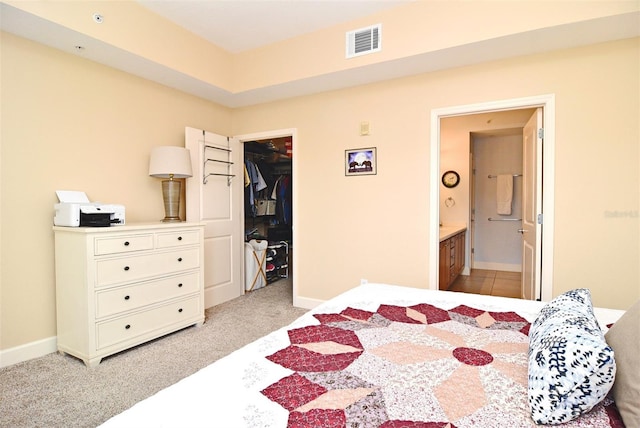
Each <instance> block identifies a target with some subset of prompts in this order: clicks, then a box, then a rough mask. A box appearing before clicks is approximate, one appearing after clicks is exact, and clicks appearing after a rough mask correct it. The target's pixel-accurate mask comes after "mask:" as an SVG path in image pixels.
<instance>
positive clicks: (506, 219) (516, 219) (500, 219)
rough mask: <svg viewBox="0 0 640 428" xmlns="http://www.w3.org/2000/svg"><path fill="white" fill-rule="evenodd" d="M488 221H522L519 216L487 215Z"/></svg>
mask: <svg viewBox="0 0 640 428" xmlns="http://www.w3.org/2000/svg"><path fill="white" fill-rule="evenodd" d="M489 221H522V219H521V218H491V217H489Z"/></svg>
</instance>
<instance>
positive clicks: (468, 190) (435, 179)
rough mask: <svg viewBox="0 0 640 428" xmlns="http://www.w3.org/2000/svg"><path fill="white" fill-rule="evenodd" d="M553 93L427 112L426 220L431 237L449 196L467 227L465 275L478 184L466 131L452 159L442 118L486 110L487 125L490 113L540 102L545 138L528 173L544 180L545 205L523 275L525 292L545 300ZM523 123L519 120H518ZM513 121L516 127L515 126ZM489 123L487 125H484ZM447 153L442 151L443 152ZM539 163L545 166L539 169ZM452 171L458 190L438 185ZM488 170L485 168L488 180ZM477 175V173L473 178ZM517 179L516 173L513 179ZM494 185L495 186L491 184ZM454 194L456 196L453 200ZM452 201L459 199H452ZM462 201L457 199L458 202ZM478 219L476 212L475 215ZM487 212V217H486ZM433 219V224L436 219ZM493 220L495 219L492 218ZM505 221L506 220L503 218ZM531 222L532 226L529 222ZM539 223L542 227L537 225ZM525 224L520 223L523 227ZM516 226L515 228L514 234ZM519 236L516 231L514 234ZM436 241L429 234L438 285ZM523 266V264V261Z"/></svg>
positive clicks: (431, 263)
mask: <svg viewBox="0 0 640 428" xmlns="http://www.w3.org/2000/svg"><path fill="white" fill-rule="evenodd" d="M554 103H555V100H554V96H553V95H544V96H538V97H530V98H521V99H513V100H505V101H498V102H488V103H484V104H477V105H467V106H457V107H451V108H443V109H437V110H433V111H432V114H431V125H432V127H431V130H432V132H431V176H430V181H431V186H430V199H429V202H430V215H431V218H432V219H437V221H434V220H432V221H431V224H430V226H429V227H430V231H431V234H432V236H439V223H440V222H441V221H442V220H443V218H445V219H446V218H447V215H444V214H442V210H443V209H445V208H443V207H444V206H445V205H444V203H443V201H447V200H448V201H449V204H448V206H449V208H451V207H455V209H456V210H458V213H457V215H454V216H453V217H454V219H455V220H456V222H462V223H464V224H465V226H466V227H467V242H466V248H465V249H466V251H465V252H466V257H465V258H466V263H465V264H466V267H465V271H464V273H465V274H467V275H468V274H469V272H470V268H471V260H472V258H471V249H472V248H473V246H475V245H476V243H475V242H472V240H473V238H474V235H475V233H471V229H473V226H472V225H473V220H474V218H473V215H474V212H473V211H472V209H471V204H472V201H473V197H474V193H475V192H474V185H475V184H477V183H475V182H474V179H473V167H472V166H471V164H472V159H473V156H471V146H472V141H471V133H470V132H469V133H467V134H466V137H464V138H466V141H465V142H464V143H463V144H466V147H467V150H466V152H464V153H463V154H462V156H457V160H456V161H453V163H452V160H451V158H450V157H447V156H449V154H450V149H451V147H449V146H446V145H445V144H446V143H445V142H444V140H443V133H444V132H445V131H446V130H443V121H446V120H451V119H456V118H458V117H460V118H462V117H466V118H472V117H474V115H488V116H489V117H488V118H487V120H485V128H487V126H486V125H490V123H491V121H492V120H493V119H491V116H492V115H495V114H499V113H502V112H509V111H523V112H524V111H525V110H528V111H526V114H528V113H530V112H531V111H534V110H535V109H536V108H537V107H541V108H542V109H541V113H540V117H543V119H544V138H545V142H544V143H545V150H544V151H542V150H541V147H540V157H539V164H538V166H537V167H536V169H535V171H534V175H533V177H534V178H535V180H536V182H540V183H544V188H542V187H540V189H539V190H540V194H541V197H540V204H539V206H540V209H542V207H544V224H543V225H541V227H540V228H539V229H540V231H541V234H540V236H541V240H540V242H538V243H537V244H536V246H537V248H536V249H535V250H536V251H537V252H538V253H539V254H541V257H540V258H539V259H538V260H537V261H536V262H535V264H534V265H533V272H526V273H525V275H528V277H530V278H531V284H532V287H533V289H534V290H535V291H533V292H531V293H530V295H529V296H528V297H529V298H533V299H541V300H549V299H550V298H551V293H552V282H551V281H552V276H551V275H552V272H553V267H552V266H553V193H554V192H553V182H554V173H553V160H554V150H553V146H554V142H555V138H554V137H555V108H554ZM520 126H522V125H520ZM520 126H518V127H520ZM489 127H490V126H489ZM502 128H503V129H508V128H509V126H504V124H503V126H502ZM443 153H446V155H443ZM542 164H544V170H543V169H542ZM452 169H453V170H457V171H458V172H459V173H460V176H461V180H460V183H461V184H462V185H461V186H458V188H457V189H455V190H457V193H454V194H448V193H447V192H448V191H449V190H451V189H445V188H443V186H442V185H441V181H440V178H441V175H442V173H443V172H444V171H447V170H452ZM489 175H490V174H489V173H487V177H486V178H487V180H490V179H489V178H488V176H489ZM479 179H481V178H480V177H479V176H478V174H476V180H479ZM516 180H517V178H516ZM494 189H495V187H494ZM456 199H457V201H456ZM451 200H454V201H456V202H458V203H456V204H452V203H451ZM460 202H462V203H460ZM535 217H536V219H538V218H539V219H540V220H542V218H541V217H538V216H537V215H536V216H535ZM476 218H477V216H476ZM488 218H489V216H487V219H486V220H488ZM436 223H437V224H436ZM496 223H497V222H496ZM504 223H506V222H504ZM534 226H535V225H534ZM542 226H543V227H542ZM523 229H524V227H523ZM517 232H518V230H516V232H515V233H517ZM517 236H518V237H520V235H519V234H517ZM438 246H439V240H438V239H437V238H436V239H432V240H431V242H430V254H431V256H430V261H429V267H430V275H429V280H430V288H437V284H438V274H439V272H438V270H439V266H438V262H439V257H438V256H437V255H436V254H439V251H438ZM525 269H526V265H525Z"/></svg>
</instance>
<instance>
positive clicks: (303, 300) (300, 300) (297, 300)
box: [293, 296, 324, 309]
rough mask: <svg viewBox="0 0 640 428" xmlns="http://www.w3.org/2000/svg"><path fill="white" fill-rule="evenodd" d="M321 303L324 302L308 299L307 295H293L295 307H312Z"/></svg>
mask: <svg viewBox="0 0 640 428" xmlns="http://www.w3.org/2000/svg"><path fill="white" fill-rule="evenodd" d="M321 303H324V300H318V299H310V298H308V297H297V296H294V298H293V306H295V307H296V308H303V309H313V308H315V307H316V306H318V305H319V304H321Z"/></svg>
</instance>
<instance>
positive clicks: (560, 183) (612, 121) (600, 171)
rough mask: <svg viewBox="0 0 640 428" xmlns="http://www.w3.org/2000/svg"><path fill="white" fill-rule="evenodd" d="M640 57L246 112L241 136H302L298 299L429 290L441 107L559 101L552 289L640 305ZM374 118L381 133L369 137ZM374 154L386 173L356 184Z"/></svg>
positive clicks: (530, 62)
mask: <svg viewBox="0 0 640 428" xmlns="http://www.w3.org/2000/svg"><path fill="white" fill-rule="evenodd" d="M639 53H640V50H639V40H638V39H632V40H625V41H620V42H615V43H606V44H600V45H594V46H590V47H585V48H578V49H571V50H565V51H558V52H554V53H551V54H545V55H535V56H529V57H523V58H517V59H511V60H505V61H498V62H492V63H487V64H483V65H478V66H472V67H465V68H459V69H454V70H447V71H443V72H436V73H429V74H423V75H419V76H415V77H410V78H404V79H399V80H394V81H388V82H383V83H378V84H372V85H366V86H361V87H356V88H351V89H347V90H342V91H336V92H331V93H323V94H319V95H316V96H308V97H301V98H297V99H291V100H287V101H281V102H277V103H270V104H267V105H263V106H255V107H249V108H243V109H238V110H237V111H235V112H234V126H233V132H234V134H236V135H239V134H244V133H250V132H256V131H262V130H268V129H280V128H293V127H295V128H297V129H298V137H299V138H298V145H297V146H296V147H295V154H296V156H297V159H298V170H297V171H296V177H297V181H296V183H294V185H295V189H296V194H295V197H296V198H297V201H298V208H299V209H298V212H297V222H298V223H297V225H298V226H297V227H298V230H297V236H298V241H296V242H294V247H295V254H296V259H297V261H298V274H299V275H298V277H297V281H298V282H297V283H298V292H299V295H300V296H304V297H308V298H315V299H327V298H329V297H331V296H333V295H335V294H336V293H338V292H341V291H345V290H347V289H349V288H351V287H353V286H354V285H356V284H358V283H359V281H360V278H366V279H368V280H369V281H377V282H391V283H395V284H402V285H412V286H417V287H426V286H427V278H428V267H427V260H428V257H429V254H428V242H429V239H432V237H430V236H429V234H428V224H429V221H430V220H431V219H430V218H429V213H428V211H427V199H428V189H429V180H428V177H429V161H430V160H429V135H430V129H429V120H430V111H431V110H432V109H435V108H442V107H448V106H455V105H464V104H474V103H479V102H486V101H492V100H502V99H509V98H520V97H526V96H534V95H542V94H550V93H553V94H555V96H556V153H555V160H556V171H555V176H556V187H555V195H556V200H555V210H556V211H555V213H556V218H555V226H556V227H555V247H554V252H555V264H554V273H553V278H554V287H553V293H554V295H557V294H559V293H561V292H563V291H566V290H569V289H571V288H576V287H588V288H590V289H591V290H592V293H593V297H594V302H595V304H596V305H598V306H608V307H615V308H627V307H628V306H630V305H631V303H632V302H634V301H635V300H637V299H638V298H639V297H640V277H639V275H638V268H637V265H638V260H640V251H639V250H640V245H639V242H638V234H639V226H640V218H639V215H638V207H639V195H638V192H637V189H638V181H639V179H640V177H639V174H638V161H637V160H638V151H639V147H640V143H639V141H640V135H639V134H640V130H639V127H638V117H640V107H639V98H638V95H637V94H638V91H639V83H640V82H639V80H640V79H639V77H638V76H640V68H639V64H640V61H639V59H640V56H639ZM603 76H606V78H603ZM365 120H366V121H369V122H370V123H371V135H370V136H368V137H360V136H359V135H358V130H359V123H360V122H361V121H365ZM369 146H375V147H377V149H378V174H377V175H375V176H363V177H345V176H344V169H343V157H344V150H345V149H349V148H357V147H369ZM614 176H615V177H616V181H615V182H612V180H611V177H614ZM615 213H619V214H620V216H618V217H612V214H613V215H615Z"/></svg>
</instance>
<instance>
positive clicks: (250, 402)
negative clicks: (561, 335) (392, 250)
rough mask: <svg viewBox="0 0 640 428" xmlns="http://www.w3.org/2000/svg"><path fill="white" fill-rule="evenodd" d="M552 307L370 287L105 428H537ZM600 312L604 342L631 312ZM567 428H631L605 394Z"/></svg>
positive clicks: (217, 364) (355, 291) (334, 302)
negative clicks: (539, 368) (542, 350)
mask: <svg viewBox="0 0 640 428" xmlns="http://www.w3.org/2000/svg"><path fill="white" fill-rule="evenodd" d="M544 306H545V304H544V303H542V302H535V301H524V300H518V299H509V298H501V297H492V296H481V295H472V294H464V293H453V292H447V291H436V290H424V289H414V288H408V287H400V286H394V285H386V284H365V285H361V286H358V287H356V288H354V289H351V290H349V291H347V292H345V293H343V294H341V295H339V296H337V297H336V298H334V299H331V300H329V301H327V302H325V303H323V304H321V305H319V306H318V307H316V308H315V309H313V310H312V311H309V312H308V313H306V314H305V315H304V316H302V317H301V318H299V319H297V320H296V321H295V322H293V323H292V324H290V325H289V326H287V327H285V328H282V329H280V330H277V331H275V332H273V333H271V334H269V335H267V336H265V337H263V338H261V339H259V340H257V341H255V342H253V343H251V344H249V345H247V346H245V347H243V348H241V349H239V350H237V351H235V352H234V353H232V354H230V355H228V356H227V357H225V358H222V359H220V360H218V361H216V362H215V363H213V364H211V365H209V366H208V367H205V368H204V369H202V370H200V371H199V372H197V373H195V374H193V375H191V376H189V377H187V378H185V379H183V380H181V381H180V382H178V383H176V384H174V385H172V386H170V387H168V388H166V389H164V390H162V391H160V392H158V393H157V394H155V395H153V396H151V397H149V398H147V399H145V400H143V401H141V402H139V403H137V404H136V405H134V406H133V407H132V408H130V409H128V410H126V411H125V412H123V413H121V414H119V415H117V416H115V417H113V418H111V419H110V420H108V421H107V422H105V423H104V424H103V425H102V426H103V427H104V428H114V427H201V426H202V427H204V426H211V427H287V426H289V427H384V428H393V427H415V428H418V427H425V428H426V427H434V428H435V427H458V428H462V427H497V426H500V427H529V426H536V424H535V423H534V421H533V419H532V415H531V410H530V405H529V398H528V397H529V394H530V393H531V391H529V390H528V364H529V360H530V358H529V346H530V343H529V333H530V330H531V328H532V323H534V321H535V320H536V318H537V317H539V316H540V313H541V310H542V309H543V307H544ZM593 313H594V314H595V317H596V318H597V322H598V324H599V326H600V327H601V328H602V333H603V332H604V331H606V330H607V326H610V325H611V324H613V323H615V322H616V321H617V320H618V319H619V318H620V317H621V316H622V315H623V313H624V312H623V311H619V310H611V309H600V308H594V309H593ZM602 333H599V334H602ZM614 370H615V369H614ZM609 375H611V373H610V371H609ZM562 426H566V427H586V426H588V427H623V426H624V424H623V422H622V419H621V418H620V414H619V413H618V410H617V408H616V406H615V404H614V402H613V400H612V399H611V397H610V396H607V397H605V398H603V399H601V400H599V402H598V403H597V404H596V405H594V406H593V408H592V409H591V410H590V411H588V412H586V413H584V414H582V415H581V416H579V417H577V418H573V419H572V420H570V421H567V422H565V423H564V424H563V425H562Z"/></svg>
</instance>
